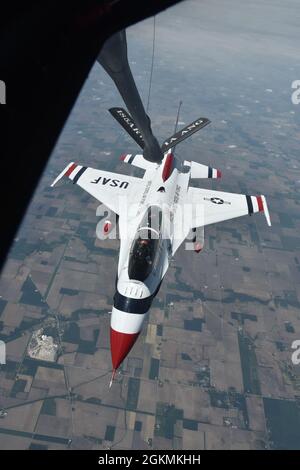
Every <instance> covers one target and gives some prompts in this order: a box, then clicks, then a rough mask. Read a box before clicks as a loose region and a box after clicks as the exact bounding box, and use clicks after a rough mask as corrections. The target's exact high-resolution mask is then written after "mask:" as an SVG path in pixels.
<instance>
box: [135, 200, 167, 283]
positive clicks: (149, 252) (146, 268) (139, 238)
mask: <svg viewBox="0 0 300 470" xmlns="http://www.w3.org/2000/svg"><path fill="white" fill-rule="evenodd" d="M161 224H162V212H161V209H160V207H158V206H150V207H149V208H148V209H147V212H146V213H145V216H144V217H143V220H142V222H141V223H140V225H139V228H138V230H137V233H136V237H135V239H134V241H133V244H132V247H131V250H130V255H129V264H128V277H129V279H135V280H137V281H144V280H145V279H147V277H148V276H149V275H150V274H151V272H152V269H153V265H154V261H155V258H156V254H157V251H158V247H159V239H160V232H161Z"/></svg>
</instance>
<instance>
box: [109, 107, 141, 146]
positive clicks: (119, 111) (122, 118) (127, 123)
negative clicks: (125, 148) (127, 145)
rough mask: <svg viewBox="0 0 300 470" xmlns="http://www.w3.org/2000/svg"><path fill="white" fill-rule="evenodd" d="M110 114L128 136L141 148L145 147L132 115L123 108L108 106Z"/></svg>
mask: <svg viewBox="0 0 300 470" xmlns="http://www.w3.org/2000/svg"><path fill="white" fill-rule="evenodd" d="M109 112H110V114H111V115H112V116H113V117H114V118H115V119H116V120H117V121H118V123H119V124H121V126H122V127H123V129H125V131H126V132H127V133H128V134H129V135H130V137H132V138H133V140H135V142H136V143H137V144H138V145H139V146H140V147H141V148H142V149H143V148H144V147H145V141H144V139H143V136H142V133H141V131H140V130H139V128H138V127H137V125H136V124H135V122H134V120H133V119H132V117H131V116H130V115H129V114H128V113H127V111H125V109H123V108H110V109H109Z"/></svg>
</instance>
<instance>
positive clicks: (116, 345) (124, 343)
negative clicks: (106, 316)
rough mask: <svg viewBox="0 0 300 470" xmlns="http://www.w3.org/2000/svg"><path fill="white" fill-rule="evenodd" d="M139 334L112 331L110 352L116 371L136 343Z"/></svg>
mask: <svg viewBox="0 0 300 470" xmlns="http://www.w3.org/2000/svg"><path fill="white" fill-rule="evenodd" d="M138 335H139V333H131V334H130V333H121V332H120V331H115V330H113V329H112V328H111V329H110V352H111V360H112V364H113V368H114V369H118V367H119V366H120V364H121V363H122V362H123V361H124V359H125V357H126V356H127V354H128V353H129V351H130V350H131V348H132V346H133V345H134V343H135V342H136V339H137V337H138Z"/></svg>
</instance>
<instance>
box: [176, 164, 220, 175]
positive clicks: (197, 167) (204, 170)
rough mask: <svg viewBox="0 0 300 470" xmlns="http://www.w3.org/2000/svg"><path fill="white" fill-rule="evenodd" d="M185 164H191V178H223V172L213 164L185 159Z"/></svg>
mask: <svg viewBox="0 0 300 470" xmlns="http://www.w3.org/2000/svg"><path fill="white" fill-rule="evenodd" d="M183 164H184V165H185V166H189V167H190V169H191V178H221V176H222V173H221V171H220V170H217V169H216V168H212V167H211V166H207V165H202V164H201V163H197V162H190V161H188V160H185V161H184V162H183Z"/></svg>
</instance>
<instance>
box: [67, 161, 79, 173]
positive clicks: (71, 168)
mask: <svg viewBox="0 0 300 470" xmlns="http://www.w3.org/2000/svg"><path fill="white" fill-rule="evenodd" d="M76 167H77V165H76V163H73V165H71V166H70V168H69V169H68V170H67V171H66V172H65V176H70V174H71V173H72V172H73V171H74V170H75V168H76Z"/></svg>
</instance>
